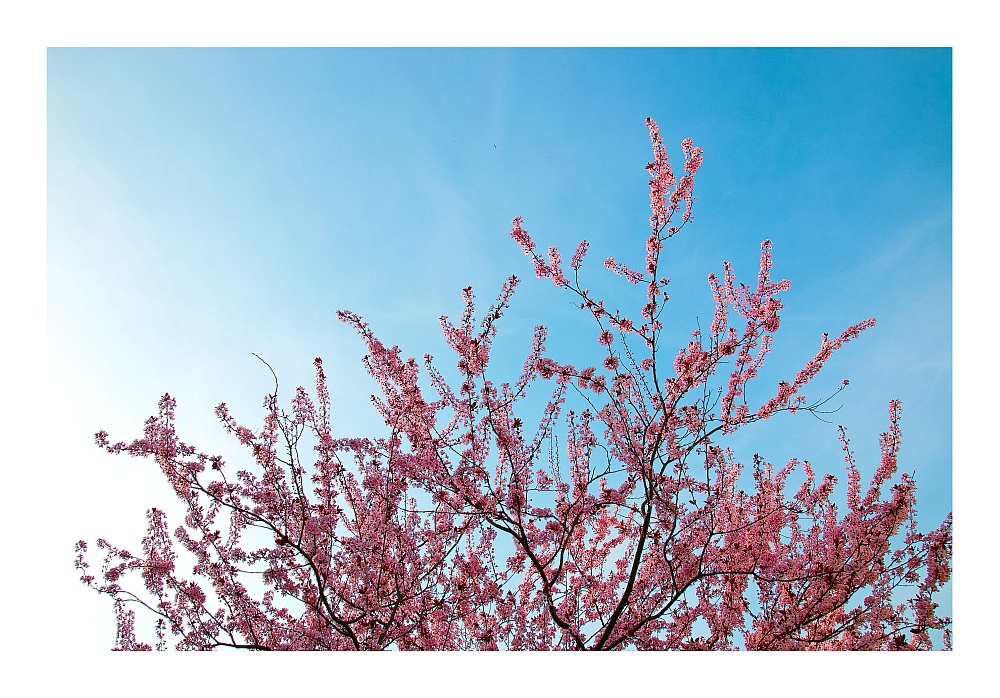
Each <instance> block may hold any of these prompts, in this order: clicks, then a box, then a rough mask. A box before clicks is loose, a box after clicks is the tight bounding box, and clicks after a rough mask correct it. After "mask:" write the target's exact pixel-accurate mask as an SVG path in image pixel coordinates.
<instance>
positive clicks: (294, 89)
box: [47, 49, 952, 649]
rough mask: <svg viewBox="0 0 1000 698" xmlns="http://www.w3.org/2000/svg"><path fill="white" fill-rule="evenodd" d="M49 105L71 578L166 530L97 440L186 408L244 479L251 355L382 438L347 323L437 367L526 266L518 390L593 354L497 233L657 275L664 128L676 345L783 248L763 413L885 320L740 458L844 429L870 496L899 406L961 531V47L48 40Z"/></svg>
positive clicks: (360, 431)
mask: <svg viewBox="0 0 1000 698" xmlns="http://www.w3.org/2000/svg"><path fill="white" fill-rule="evenodd" d="M47 98H48V141H47V145H48V162H47V165H48V179H47V182H48V203H47V206H48V208H47V214H48V237H47V245H48V248H47V275H48V276H47V293H48V298H47V302H48V307H47V312H48V319H47V323H48V326H47V330H48V346H49V358H50V362H51V366H52V370H53V371H54V372H55V377H54V378H55V381H56V384H57V386H58V390H59V391H60V393H59V394H57V395H53V396H52V399H53V400H54V401H57V402H58V404H59V405H61V409H63V410H65V414H66V419H67V420H68V424H69V425H70V426H69V427H68V428H67V429H66V430H65V431H64V432H63V433H62V434H61V436H60V439H59V441H58V444H57V445H58V447H59V448H60V449H62V450H63V452H65V453H69V454H71V456H70V458H71V459H72V460H73V462H74V463H75V465H74V466H73V468H72V470H71V471H70V472H69V473H68V474H67V477H68V478H69V482H70V486H69V489H71V490H72V491H73V492H74V497H73V498H72V499H71V500H67V507H70V508H71V510H70V511H67V513H66V519H67V520H69V521H73V530H71V531H67V536H68V537H67V539H66V541H65V551H66V556H67V560H70V559H71V552H70V551H71V550H72V543H73V542H74V541H75V540H77V539H79V538H84V539H87V540H90V541H93V540H94V539H96V538H97V537H99V536H103V537H106V538H108V539H109V540H112V541H113V542H116V543H120V544H121V545H123V546H125V547H128V546H135V545H137V543H138V540H139V538H140V537H141V535H142V534H143V531H144V512H145V510H146V509H147V508H148V507H150V506H154V505H155V506H160V507H164V508H167V510H168V512H169V511H171V509H170V506H171V505H172V501H171V499H172V495H171V493H170V492H169V491H168V489H167V487H166V486H165V485H164V484H163V483H161V482H160V479H161V476H160V474H159V472H158V471H157V470H156V468H155V464H153V463H152V462H146V461H135V460H132V459H129V458H127V457H125V456H120V457H117V458H115V457H112V456H109V455H106V454H102V453H101V452H100V451H98V449H97V448H96V447H95V446H93V445H92V444H93V433H94V432H95V431H97V430H98V429H102V428H103V429H106V430H108V431H109V432H110V433H111V436H112V438H113V439H114V440H118V439H125V440H130V439H131V438H134V437H136V436H138V435H139V434H140V433H141V429H142V423H143V420H144V419H145V418H146V417H148V416H149V415H150V414H152V413H153V412H154V411H155V409H156V402H157V399H158V398H159V397H160V396H161V395H162V394H163V393H164V392H170V393H171V394H172V395H174V396H176V397H177V399H178V419H179V431H180V433H181V436H182V438H183V439H184V440H186V441H188V442H189V443H193V444H195V445H197V446H198V447H199V448H200V449H202V450H206V451H213V452H221V453H223V454H226V455H228V456H230V457H231V458H232V459H235V458H236V457H237V454H238V453H239V447H238V445H237V444H236V443H235V440H232V439H230V438H228V437H227V436H226V435H225V434H224V433H223V431H222V429H221V427H219V426H218V423H217V421H216V420H215V419H214V417H213V415H212V409H213V407H214V406H215V405H216V404H218V403H219V402H222V401H225V402H226V403H227V404H228V405H229V406H230V408H231V410H232V412H233V414H234V415H235V416H236V417H237V418H238V419H240V420H242V421H243V422H244V423H246V424H247V425H248V426H251V427H256V426H257V425H258V424H259V419H260V417H261V416H262V414H263V413H262V411H261V410H260V409H259V408H260V403H261V399H262V398H263V396H264V394H265V393H266V392H268V391H269V390H270V389H271V387H272V379H271V376H270V373H269V372H268V371H267V369H266V368H265V367H264V366H262V365H261V364H260V362H259V361H258V360H257V359H256V358H254V357H253V356H252V353H254V352H255V353H257V354H259V355H260V356H262V357H263V358H264V359H266V360H267V361H268V362H269V363H270V364H271V366H273V367H274V369H275V371H276V372H277V374H278V377H279V379H280V381H281V386H282V391H283V394H284V396H285V398H286V399H287V398H288V397H290V395H291V390H292V389H293V388H294V386H296V385H300V384H304V385H306V386H310V385H311V383H312V366H311V362H312V359H313V357H315V356H321V357H323V359H324V361H325V365H326V369H327V373H328V375H329V376H330V382H331V392H332V394H333V398H334V401H335V407H336V413H335V419H336V420H338V424H340V425H341V426H342V433H343V434H344V435H371V434H373V433H377V432H378V431H379V429H380V422H379V420H378V417H377V415H376V414H375V412H374V410H373V409H372V408H371V406H370V404H369V403H368V399H367V396H368V394H369V393H371V392H372V391H373V390H374V388H375V384H374V382H373V381H371V380H369V379H368V378H367V377H366V376H365V374H364V373H363V369H362V367H361V364H360V358H361V356H362V354H363V344H362V342H361V341H360V340H359V339H358V338H357V337H356V336H355V335H354V334H353V333H352V331H351V330H350V329H349V328H347V327H346V326H344V325H342V324H340V323H338V322H337V321H336V317H335V311H336V310H337V309H342V308H343V309H350V310H353V311H356V312H357V313H359V314H360V315H362V316H363V317H365V319H367V320H368V321H369V322H370V324H371V325H372V327H373V329H374V330H375V332H376V334H377V335H378V336H379V337H380V338H381V339H382V340H383V341H384V342H385V343H387V344H390V345H391V344H398V345H400V347H401V348H402V350H403V351H404V353H406V354H407V355H411V356H417V357H420V356H422V355H423V354H424V353H431V354H434V355H435V356H436V357H438V359H439V362H440V363H442V364H444V365H447V360H448V358H449V357H448V350H447V348H446V347H445V345H444V342H443V340H442V339H441V335H440V328H439V326H438V318H439V317H440V316H441V315H450V316H453V317H454V316H456V315H458V314H459V313H460V312H461V307H462V306H461V301H460V298H459V293H460V290H461V289H462V288H463V287H464V286H467V285H472V286H473V287H474V289H475V291H476V295H477V298H478V299H479V301H480V302H481V303H482V304H483V306H484V307H485V305H487V304H488V303H489V302H490V301H491V300H492V299H493V297H494V296H495V294H496V292H497V290H498V289H499V286H500V283H501V282H502V280H503V279H504V277H505V276H507V275H508V274H517V275H518V276H519V277H521V278H522V279H523V283H522V285H521V287H520V289H519V290H518V293H517V294H516V295H515V298H514V302H513V306H512V309H511V311H510V313H509V315H508V316H507V317H506V318H505V321H504V323H503V325H502V331H501V338H500V340H498V348H497V350H496V362H497V365H498V368H499V369H506V370H508V371H509V373H510V374H512V377H516V375H513V374H514V373H515V371H517V369H518V368H519V366H520V363H521V361H522V360H523V357H524V354H525V353H526V351H527V349H528V343H529V336H530V328H531V327H532V326H533V325H534V324H537V323H543V324H546V325H548V326H549V327H550V335H549V336H550V341H549V343H548V344H549V350H550V354H551V355H552V356H554V357H556V358H560V359H564V360H567V361H573V362H578V364H579V365H584V362H586V361H587V359H586V358H585V357H587V356H591V357H596V356H598V355H599V353H598V352H597V345H596V330H595V326H594V324H593V321H592V320H590V321H588V318H587V317H585V316H583V315H582V314H581V313H579V311H575V310H574V309H573V308H572V307H571V303H570V299H569V297H568V295H567V294H560V293H559V292H558V291H557V290H556V289H555V288H553V286H552V284H551V283H550V282H548V281H542V280H538V279H535V278H534V275H533V273H532V271H531V265H530V262H529V261H528V260H527V259H526V258H525V257H524V256H523V254H522V253H521V251H520V250H519V249H518V247H517V246H516V245H515V244H514V243H513V242H512V241H511V240H510V239H509V238H508V232H509V229H510V221H511V218H513V217H514V216H515V215H521V216H523V218H524V227H525V228H526V229H527V230H529V231H530V233H531V234H532V236H533V237H534V239H535V240H536V241H537V242H538V243H539V245H540V246H543V247H544V246H548V245H550V244H555V245H558V246H559V247H560V249H561V250H562V251H563V253H564V257H568V255H569V254H571V253H572V250H573V248H574V247H575V244H576V242H577V241H579V240H580V239H587V240H589V241H590V243H591V253H590V256H589V257H588V262H589V263H588V264H586V265H585V266H584V270H583V274H584V275H585V276H586V277H587V278H588V282H587V283H588V285H590V286H591V287H592V288H594V289H601V290H604V289H607V291H608V294H609V295H611V296H612V298H613V299H614V301H615V302H617V303H622V304H624V303H625V302H626V301H625V299H626V298H627V297H629V296H628V294H627V291H629V290H630V289H628V288H625V289H623V288H622V286H623V285H622V284H620V283H616V282H615V281H614V279H613V277H612V276H611V274H610V273H609V272H607V271H606V270H605V269H604V268H603V266H602V265H601V261H603V260H604V259H605V258H606V257H608V256H610V255H614V256H615V258H616V259H620V260H622V261H625V262H627V263H632V264H633V265H635V266H638V262H639V260H641V259H642V254H643V243H644V240H645V236H646V231H647V227H646V226H647V219H648V216H649V209H648V198H647V196H648V189H647V187H646V182H647V179H648V175H647V173H646V172H645V170H644V169H643V168H644V165H645V164H646V163H647V162H648V161H649V160H650V159H651V153H650V147H649V139H648V134H647V132H646V130H645V127H644V125H643V119H644V118H645V117H646V116H651V117H653V118H655V119H656V120H657V121H658V123H659V124H660V126H661V129H662V131H663V135H664V142H665V143H666V145H667V149H668V154H669V155H670V156H671V159H672V160H673V161H674V162H675V163H679V162H680V161H681V153H680V148H679V145H678V144H679V142H680V141H681V139H682V138H685V137H691V138H692V139H693V140H694V142H695V144H696V145H699V146H701V147H703V148H704V149H705V164H704V166H703V168H702V170H701V171H700V172H699V174H698V180H697V184H696V187H695V195H696V196H697V197H698V200H697V201H696V203H695V220H694V222H693V223H692V224H691V226H690V227H688V228H686V229H685V230H684V231H683V232H682V234H681V235H679V236H678V237H676V238H675V239H674V240H672V241H671V243H670V246H669V247H668V248H667V257H666V258H667V259H668V260H669V261H668V263H667V267H668V273H669V275H670V276H671V277H672V279H673V281H672V284H671V288H672V292H671V303H672V304H674V308H673V311H672V314H671V315H670V316H669V318H668V322H670V323H672V324H671V325H670V326H669V329H670V330H671V331H673V332H675V336H676V340H677V345H678V346H679V345H680V343H681V342H682V341H685V340H686V337H687V336H688V335H689V334H690V332H691V330H693V329H694V328H695V321H696V318H700V319H701V322H702V325H703V326H705V325H707V324H708V322H710V317H711V294H710V291H709V288H708V285H707V283H706V276H707V274H708V273H709V272H716V273H720V272H721V270H722V263H723V261H724V260H728V261H731V262H732V263H733V264H734V265H735V268H736V273H737V278H738V279H740V280H742V281H745V282H747V283H750V282H753V280H754V279H755V276H756V270H757V259H758V255H759V245H760V242H761V240H763V239H764V238H766V237H768V238H771V239H772V240H773V254H774V268H773V272H772V273H773V276H775V277H779V278H788V279H791V281H792V288H791V290H790V291H789V292H788V293H787V294H785V295H784V299H783V300H784V302H785V305H786V309H785V311H784V313H783V315H782V325H781V329H780V331H779V332H778V335H777V339H776V342H775V347H774V351H773V353H772V358H771V363H770V366H769V368H768V369H767V370H766V371H765V372H764V375H763V376H762V378H761V379H760V380H759V381H758V382H757V384H756V385H757V391H758V393H757V396H756V398H757V400H758V401H759V400H760V399H761V398H764V399H766V397H769V396H770V394H773V388H774V386H775V384H776V383H777V381H778V380H781V379H786V378H790V377H792V376H794V371H795V370H797V369H798V368H799V367H801V365H802V364H803V363H804V362H805V361H806V360H808V359H809V358H811V357H812V355H813V354H814V353H815V351H816V349H817V348H818V346H819V341H820V335H821V333H823V332H828V333H830V334H831V335H836V334H839V333H840V332H841V331H842V330H843V329H844V328H846V327H847V326H849V325H852V324H854V323H856V322H858V321H860V320H863V319H865V318H868V317H872V316H874V317H876V318H877V320H878V324H877V326H876V327H875V328H874V329H872V330H869V331H868V332H866V333H864V334H863V335H862V336H861V337H860V338H859V339H858V340H856V341H854V342H851V343H850V344H848V345H847V346H846V347H844V348H843V349H842V350H840V351H839V352H838V354H837V355H836V356H835V357H834V358H833V359H831V360H830V362H829V363H828V364H827V366H826V367H825V368H824V370H823V372H822V374H821V377H820V378H819V379H817V381H816V382H815V384H814V385H813V386H812V388H811V390H810V391H808V392H807V395H809V396H810V397H822V396H824V395H826V394H828V393H830V392H832V391H833V390H834V389H835V388H836V386H837V385H839V384H840V381H841V380H842V379H845V378H847V379H849V380H850V381H851V385H850V387H849V389H848V390H846V391H845V392H844V393H842V394H841V395H840V396H838V398H837V399H835V400H834V402H833V404H834V405H842V409H841V410H840V411H839V412H838V413H837V414H835V415H832V416H830V417H829V419H831V420H833V423H832V424H826V423H823V422H820V421H818V420H815V419H813V418H812V417H810V416H808V415H797V416H795V417H790V416H788V415H783V416H779V417H776V418H774V419H772V420H771V421H769V422H768V423H766V424H763V425H759V426H758V427H755V428H753V429H747V430H746V431H745V432H743V433H741V434H740V435H739V437H738V438H736V439H734V440H733V441H732V446H733V447H734V448H735V449H736V451H737V453H738V454H739V455H741V456H742V457H743V458H744V459H745V460H747V461H748V460H749V457H750V456H751V455H752V454H753V453H754V452H760V453H761V454H762V455H763V456H764V457H765V458H767V459H768V460H771V461H772V462H774V463H784V462H785V461H786V460H787V459H788V458H790V457H793V456H794V457H798V458H801V459H808V460H810V461H812V463H813V465H814V467H815V468H816V470H818V471H819V472H833V473H836V474H840V473H842V471H843V466H842V461H841V457H840V450H839V444H838V443H837V440H836V429H835V427H836V424H837V423H842V424H844V425H845V426H847V428H848V433H849V435H850V436H851V439H852V446H853V448H854V449H855V451H856V453H857V457H858V461H859V465H860V466H861V468H862V474H863V476H864V477H868V476H870V475H871V472H872V471H873V469H874V467H875V466H876V465H877V456H878V442H877V438H878V434H879V433H880V432H881V431H883V430H884V429H885V428H886V426H887V424H888V412H887V409H888V402H889V400H890V399H894V398H898V399H900V400H902V403H903V421H902V429H903V448H902V451H901V468H902V469H903V470H905V471H908V472H915V473H916V479H917V484H918V488H919V489H918V492H917V498H918V504H919V507H920V512H919V519H920V522H921V528H922V529H923V530H927V529H929V528H932V527H934V526H937V525H938V524H939V523H940V521H941V519H942V518H943V517H944V516H945V514H947V512H948V511H950V510H951V508H952V489H951V477H952V458H951V452H952V434H951V418H952V398H951V390H952V353H951V335H952V316H951V306H952V274H951V261H952V257H951V254H952V253H951V249H952V227H951V217H952V198H951V194H952V191H951V190H952V169H951V158H952V148H951V139H952V108H951V98H952V82H951V51H950V50H948V49H888V50H872V49H848V50H845V49H839V50H812V49H798V50H776V49H771V50H709V49H691V50H664V49H657V50H443V49H433V50H432V49H422V50H417V49H413V50H372V49H366V50H359V49H353V50H321V51H315V50H256V51H244V50H95V49H50V50H49V52H48V90H47ZM631 297H633V298H637V296H635V295H634V294H633V296H631ZM595 362H596V359H593V358H592V359H590V363H591V364H593V363H595ZM751 399H753V397H751ZM175 520H176V522H177V523H179V520H178V519H176V517H175ZM53 554H57V553H56V552H53ZM67 569H68V565H67ZM65 594H66V596H67V598H68V599H71V606H72V610H70V611H68V615H69V616H71V617H72V622H70V623H69V626H70V629H69V630H68V632H69V633H70V634H71V635H72V636H73V638H74V639H75V640H76V641H78V642H79V643H81V646H83V647H93V648H94V649H103V648H105V647H107V646H110V645H111V644H112V642H113V638H114V622H113V616H112V614H111V610H110V603H108V602H106V600H105V599H101V598H98V597H97V596H96V595H95V594H93V592H90V591H88V590H86V589H84V588H83V586H82V585H80V584H79V582H78V581H77V580H76V578H75V576H73V575H72V574H71V570H70V574H68V576H67V584H66V591H65ZM949 604H950V602H949Z"/></svg>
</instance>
